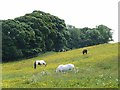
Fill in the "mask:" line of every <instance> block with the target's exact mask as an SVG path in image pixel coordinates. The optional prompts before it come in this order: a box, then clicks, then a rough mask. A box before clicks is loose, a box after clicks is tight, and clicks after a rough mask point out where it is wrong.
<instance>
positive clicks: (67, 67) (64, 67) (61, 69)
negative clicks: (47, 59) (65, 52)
mask: <svg viewBox="0 0 120 90" xmlns="http://www.w3.org/2000/svg"><path fill="white" fill-rule="evenodd" d="M74 68H75V67H74V65H73V64H65V65H59V66H58V67H57V69H56V72H58V71H59V72H64V71H68V70H72V69H74Z"/></svg>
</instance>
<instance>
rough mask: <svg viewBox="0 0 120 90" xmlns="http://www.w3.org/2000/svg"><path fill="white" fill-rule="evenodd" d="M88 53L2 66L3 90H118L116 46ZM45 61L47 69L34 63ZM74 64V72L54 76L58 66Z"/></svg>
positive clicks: (90, 49)
mask: <svg viewBox="0 0 120 90" xmlns="http://www.w3.org/2000/svg"><path fill="white" fill-rule="evenodd" d="M86 48H87V49H88V54H87V55H82V50H83V48H80V49H75V50H71V51H67V52H47V53H45V54H43V55H40V56H38V57H35V58H31V59H26V60H21V61H15V62H8V63H3V64H2V68H3V72H2V75H3V76H2V82H3V84H2V87H3V88H41V87H42V88H117V87H118V44H117V43H115V44H101V45H96V46H91V47H86ZM37 59H44V60H45V61H46V62H47V64H48V65H47V67H44V66H37V69H36V70H34V69H33V62H34V61H35V60H37ZM67 63H73V64H74V65H75V67H76V70H75V71H68V72H66V73H56V72H55V70H56V68H57V66H58V65H59V64H67Z"/></svg>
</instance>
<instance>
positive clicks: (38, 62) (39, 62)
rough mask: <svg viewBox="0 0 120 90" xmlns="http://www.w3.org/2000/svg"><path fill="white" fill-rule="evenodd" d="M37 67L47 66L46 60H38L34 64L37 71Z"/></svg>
mask: <svg viewBox="0 0 120 90" xmlns="http://www.w3.org/2000/svg"><path fill="white" fill-rule="evenodd" d="M36 65H45V66H46V65H47V64H46V62H45V61H44V60H36V61H35V62H34V69H36Z"/></svg>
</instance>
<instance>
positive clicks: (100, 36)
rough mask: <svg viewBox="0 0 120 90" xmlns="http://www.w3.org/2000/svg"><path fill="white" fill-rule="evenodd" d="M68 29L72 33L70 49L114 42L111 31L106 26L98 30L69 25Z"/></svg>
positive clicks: (69, 42) (101, 26) (69, 41)
mask: <svg viewBox="0 0 120 90" xmlns="http://www.w3.org/2000/svg"><path fill="white" fill-rule="evenodd" d="M67 28H68V31H69V32H70V39H69V40H68V47H69V48H71V49H72V48H80V47H86V46H92V45H97V44H103V43H108V42H109V41H112V40H113V39H112V32H111V29H109V28H108V27H107V26H104V25H99V26H97V27H96V28H88V27H85V28H75V26H72V25H68V26H67Z"/></svg>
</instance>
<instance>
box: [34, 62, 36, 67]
mask: <svg viewBox="0 0 120 90" xmlns="http://www.w3.org/2000/svg"><path fill="white" fill-rule="evenodd" d="M34 69H36V61H35V62H34Z"/></svg>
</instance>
